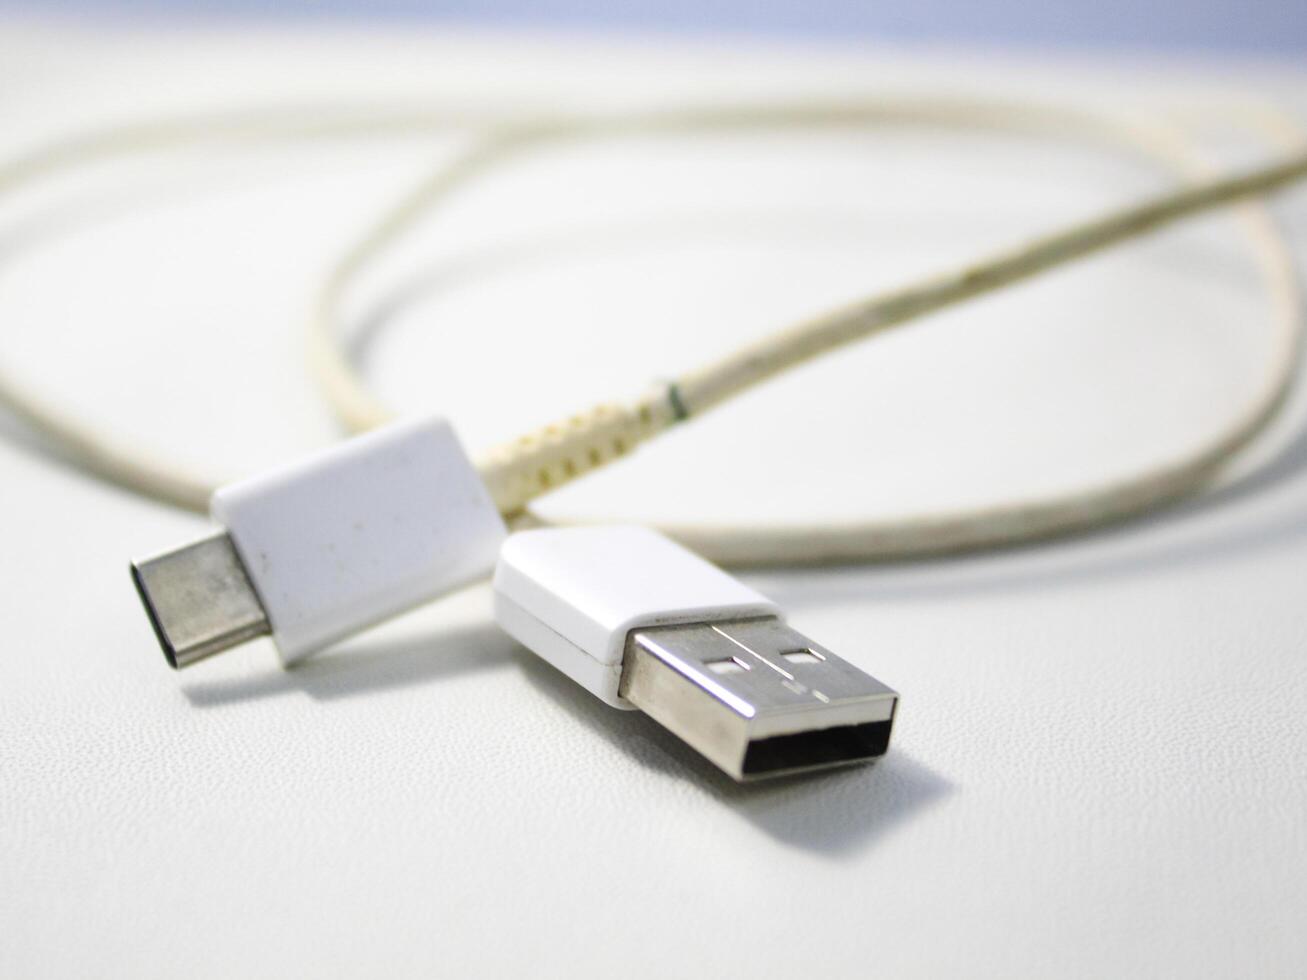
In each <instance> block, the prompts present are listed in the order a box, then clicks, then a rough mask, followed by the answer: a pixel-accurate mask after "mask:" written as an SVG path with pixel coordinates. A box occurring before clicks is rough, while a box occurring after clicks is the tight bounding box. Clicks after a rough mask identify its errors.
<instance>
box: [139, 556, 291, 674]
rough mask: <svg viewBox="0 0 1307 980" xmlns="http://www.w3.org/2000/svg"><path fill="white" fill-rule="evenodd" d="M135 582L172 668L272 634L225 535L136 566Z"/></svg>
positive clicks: (146, 560)
mask: <svg viewBox="0 0 1307 980" xmlns="http://www.w3.org/2000/svg"><path fill="white" fill-rule="evenodd" d="M132 581H133V582H135V583H136V591H137V592H138V593H140V596H141V601H142V602H143V603H144V604H145V611H146V613H147V614H148V615H149V617H150V625H152V626H153V627H154V632H155V634H156V635H157V636H158V637H159V645H160V646H162V647H163V655H164V656H165V657H167V658H168V663H169V665H170V666H172V667H173V668H179V667H187V666H189V665H191V664H193V663H195V662H196V661H197V660H203V659H204V658H205V657H208V656H212V655H213V654H215V653H221V652H222V651H224V650H227V649H229V648H231V647H234V646H236V645H237V644H238V643H244V642H245V641H246V640H251V639H253V638H254V637H256V636H263V635H264V634H266V633H268V632H269V631H270V626H269V623H268V617H267V614H266V613H265V612H264V610H263V603H261V602H260V601H259V597H258V595H257V594H256V593H255V591H254V586H253V585H251V584H250V577H249V575H248V574H247V573H246V571H245V565H244V564H243V563H242V562H241V559H240V555H238V554H237V553H236V547H235V545H234V544H233V543H232V540H231V535H229V534H228V533H227V532H226V531H219V532H217V533H216V534H212V535H210V536H209V537H207V538H201V539H200V540H199V541H195V542H193V543H191V544H188V545H183V546H182V547H180V548H176V549H174V550H172V551H167V552H164V553H163V554H161V555H155V556H154V557H152V558H146V559H143V560H141V561H136V562H132Z"/></svg>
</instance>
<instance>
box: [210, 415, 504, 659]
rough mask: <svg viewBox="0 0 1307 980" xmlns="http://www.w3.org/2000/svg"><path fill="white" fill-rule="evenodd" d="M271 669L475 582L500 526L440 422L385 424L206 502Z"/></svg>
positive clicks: (489, 561) (488, 562) (491, 558)
mask: <svg viewBox="0 0 1307 980" xmlns="http://www.w3.org/2000/svg"><path fill="white" fill-rule="evenodd" d="M210 509H211V512H212V515H213V517H214V518H215V519H216V520H217V521H218V522H219V523H221V524H223V525H224V526H225V527H226V529H227V532H228V534H229V535H230V536H231V539H232V541H233V543H234V544H235V547H236V551H237V553H238V554H239V555H240V559H241V562H242V563H243V564H244V566H245V571H246V573H247V575H248V576H249V580H250V584H251V585H252V586H253V588H254V591H255V593H256V594H257V595H258V598H259V601H260V602H261V603H262V605H263V609H264V613H265V615H266V616H267V620H268V624H269V626H270V629H271V632H272V636H273V639H274V640H275V641H276V645H277V649H278V651H279V652H280V654H281V657H282V660H283V661H284V662H286V663H291V662H293V661H295V660H298V659H300V658H302V657H304V656H306V655H308V654H310V653H312V652H314V651H315V650H317V649H319V648H321V647H323V646H325V645H326V644H328V643H330V642H332V641H333V640H336V639H339V638H341V637H343V636H345V635H347V634H349V633H353V632H355V631H357V630H360V629H363V628H364V627H366V626H370V625H372V624H373V623H376V622H378V621H380V620H382V619H385V618H387V617H389V616H392V615H394V614H396V613H399V612H402V611H404V610H406V609H409V608H411V607H413V606H415V605H417V604H419V603H422V602H424V601H429V600H431V599H433V598H435V597H437V596H439V595H441V594H443V593H445V592H449V591H451V590H453V589H455V588H458V587H460V586H462V585H466V584H468V583H470V582H472V581H474V580H476V579H478V578H483V577H485V576H487V575H488V574H489V573H490V570H491V569H492V568H493V567H494V563H495V557H496V554H497V553H498V550H499V545H500V543H501V542H502V541H503V539H504V537H505V534H506V529H505V527H504V523H503V520H502V519H501V518H500V516H499V511H498V510H497V509H496V507H495V504H494V502H493V501H492V500H491V499H490V494H489V493H488V492H487V490H486V488H485V486H484V484H483V483H482V481H481V478H480V477H479V476H478V474H477V471H476V469H475V467H474V466H473V465H472V463H471V461H470V460H469V459H468V457H467V454H466V453H465V452H464V451H463V448H462V446H461V445H459V442H458V439H457V438H456V437H455V435H454V432H453V430H452V429H451V428H450V426H449V424H448V423H447V422H445V421H444V420H443V419H436V418H426V419H418V420H414V421H404V422H398V423H394V424H391V425H388V426H385V427H383V428H381V429H377V430H374V431H373V432H370V433H367V434H365V435H362V436H358V437H355V438H353V439H350V440H348V441H347V442H344V443H341V444H339V445H337V446H333V447H332V448H330V449H328V450H326V451H324V452H321V453H318V454H316V455H314V456H311V457H309V458H308V459H305V460H302V461H299V462H295V463H292V464H290V465H288V466H284V467H281V468H279V469H276V470H273V471H271V472H269V473H264V474H260V475H259V476H256V477H254V478H252V479H249V480H245V481H242V482H240V483H235V484H232V485H230V486H226V487H223V488H222V489H220V490H218V491H217V492H216V493H215V494H214V495H213V500H212V503H211V508H210Z"/></svg>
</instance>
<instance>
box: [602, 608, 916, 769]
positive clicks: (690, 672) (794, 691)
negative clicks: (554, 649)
mask: <svg viewBox="0 0 1307 980" xmlns="http://www.w3.org/2000/svg"><path fill="white" fill-rule="evenodd" d="M622 664H623V667H622V679H621V683H620V685H619V687H618V692H619V693H620V694H621V696H622V697H624V698H626V699H627V700H628V701H630V702H631V703H632V704H633V705H635V706H636V707H637V708H639V709H640V710H641V711H643V712H644V713H645V714H647V715H649V717H651V718H653V719H654V720H655V721H657V722H658V723H659V724H660V725H662V726H663V727H664V728H666V729H667V730H668V731H670V732H672V733H673V734H675V735H677V736H679V737H680V738H681V739H683V740H684V741H685V742H687V743H689V744H690V745H691V746H692V747H693V748H695V749H697V750H698V751H699V752H700V753H702V754H703V755H704V757H706V758H707V759H708V760H709V761H711V762H712V763H713V764H714V765H716V766H717V767H718V768H720V769H722V770H723V771H725V772H726V773H728V774H729V775H731V776H732V777H734V778H735V779H738V780H746V779H756V778H759V777H762V776H772V775H779V774H782V773H789V772H801V771H805V770H809V769H819V768H823V767H825V766H837V765H843V764H845V763H850V762H862V761H865V760H868V759H874V758H876V757H877V756H881V755H884V754H885V751H886V750H887V749H888V748H889V736H890V729H891V727H892V726H893V724H894V708H895V705H896V704H897V702H898V695H896V694H895V693H894V692H893V691H891V690H890V689H889V688H888V687H886V686H885V685H884V684H882V683H880V681H878V680H876V679H875V678H874V677H870V676H868V675H867V674H865V673H863V672H862V671H861V670H859V669H858V668H857V667H854V666H853V665H852V664H850V663H848V662H846V661H844V660H841V659H840V658H839V657H837V656H836V655H835V654H833V653H831V652H830V651H829V650H827V649H826V648H825V647H821V646H818V645H817V644H816V643H813V642H812V641H811V640H809V639H808V638H807V637H805V636H804V635H803V634H802V633H799V632H797V631H796V630H793V629H791V628H790V627H788V626H786V625H785V624H784V623H782V622H781V621H780V620H779V619H775V618H765V619H745V620H727V621H723V622H714V623H695V624H691V625H687V626H664V627H659V628H655V629H646V630H639V631H637V632H635V633H632V634H631V637H630V640H629V641H628V643H627V649H626V654H625V656H624V658H623V661H622Z"/></svg>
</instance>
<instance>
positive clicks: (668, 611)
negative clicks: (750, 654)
mask: <svg viewBox="0 0 1307 980" xmlns="http://www.w3.org/2000/svg"><path fill="white" fill-rule="evenodd" d="M779 613H780V611H779V610H778V609H777V607H776V606H775V605H774V604H773V603H772V602H771V601H770V600H768V599H766V598H765V597H764V596H762V595H760V594H759V593H757V592H755V591H754V590H753V589H751V588H749V587H748V586H746V585H744V584H743V583H741V582H738V581H736V580H735V579H734V578H732V577H731V576H729V575H727V574H726V573H725V572H723V571H722V570H721V569H719V568H717V567H716V566H715V565H711V564H709V563H708V562H706V561H704V560H703V559H702V558H700V557H699V556H698V555H695V554H694V553H693V552H690V551H687V550H686V549H685V548H682V547H681V546H680V545H678V544H676V543H675V542H673V541H671V540H669V539H668V538H665V537H663V536H662V535H661V534H658V533H657V532H655V531H651V530H649V529H648V528H644V527H627V526H605V527H574V528H546V529H543V530H538V531H523V532H521V533H518V534H514V535H513V536H512V537H510V538H509V539H508V540H507V541H506V542H504V546H503V547H502V548H501V549H500V552H499V564H498V565H497V566H496V568H495V619H496V620H497V621H498V623H499V625H500V626H501V627H502V628H503V629H504V630H505V631H506V632H508V633H509V634H510V635H511V636H512V637H513V638H514V639H516V640H517V641H518V642H519V643H521V644H523V645H524V646H526V647H529V648H530V649H531V650H534V651H535V652H536V653H537V654H539V655H540V656H541V657H543V658H544V659H545V660H547V661H548V662H549V663H551V664H553V665H554V666H555V667H557V668H558V669H559V670H561V671H562V672H563V673H564V674H566V675H567V676H568V677H570V678H572V680H574V681H576V682H577V683H578V684H580V685H581V686H582V687H584V688H585V689H586V690H588V691H590V692H591V693H592V694H595V695H597V696H598V697H600V698H602V699H603V700H604V701H606V702H607V703H608V704H610V705H613V706H614V707H617V708H627V709H633V708H634V707H635V706H634V705H633V704H631V703H630V702H629V701H627V700H626V699H625V698H623V697H621V696H620V695H619V694H618V686H619V684H620V682H621V676H622V658H623V655H624V653H625V649H626V639H627V636H628V635H629V634H630V633H631V632H632V631H633V630H636V629H640V628H643V627H652V626H671V625H676V624H680V623H710V622H717V621H728V620H737V619H747V618H752V617H760V616H778V615H779Z"/></svg>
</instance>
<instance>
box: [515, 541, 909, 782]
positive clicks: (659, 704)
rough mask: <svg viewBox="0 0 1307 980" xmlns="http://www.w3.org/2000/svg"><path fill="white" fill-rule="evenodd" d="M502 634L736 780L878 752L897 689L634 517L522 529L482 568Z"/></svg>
mask: <svg viewBox="0 0 1307 980" xmlns="http://www.w3.org/2000/svg"><path fill="white" fill-rule="evenodd" d="M495 615H496V619H497V620H498V621H499V624H500V625H501V626H502V627H503V628H504V629H505V630H506V631H507V632H508V633H509V634H511V635H512V636H513V637H515V638H516V639H517V640H519V641H520V642H521V643H523V644H524V645H525V646H527V647H528V648H530V649H531V650H533V651H534V652H535V653H537V654H538V655H540V656H541V657H542V658H544V659H545V660H547V661H548V662H549V663H551V664H553V665H554V666H555V667H557V668H558V669H559V670H561V671H563V672H564V673H565V674H567V675H568V676H569V677H571V678H572V679H573V680H575V681H577V682H578V683H579V684H581V685H582V686H584V687H586V688H587V689H588V690H590V691H591V692H592V693H594V694H595V695H597V696H598V697H600V698H601V699H603V700H604V701H606V702H608V703H609V704H611V705H613V706H614V707H618V708H626V709H632V708H638V709H639V710H641V711H643V712H645V714H647V715H649V717H651V718H653V719H654V720H655V721H657V722H658V723H659V724H661V725H662V726H663V727H664V728H666V729H667V730H668V731H670V732H671V733H673V734H674V735H676V736H677V737H679V738H680V739H682V740H683V741H685V742H686V743H688V744H689V745H690V746H691V747H693V748H694V749H695V750H697V751H698V752H699V753H701V754H702V755H703V756H704V757H705V758H707V759H708V760H709V761H710V762H712V763H713V764H714V765H716V766H717V767H718V768H719V769H721V770H722V771H723V772H725V773H727V774H728V775H729V776H731V777H732V778H734V779H736V780H740V781H745V780H752V779H759V778H763V777H766V776H775V775H781V774H784V773H794V772H804V771H808V770H812V769H820V768H825V767H828V766H837V765H845V764H848V763H854V762H864V761H867V760H871V759H875V758H877V757H878V756H881V755H884V754H885V752H886V750H887V749H888V747H889V740H890V731H891V728H892V727H893V724H894V713H895V708H896V706H897V703H898V695H897V694H895V693H894V691H892V690H890V689H889V688H888V687H886V686H885V685H883V684H881V683H880V682H879V681H877V680H876V679H875V678H873V677H870V676H869V675H867V674H866V673H864V672H863V671H862V670H860V669H858V668H857V667H855V666H854V665H853V664H851V663H848V662H847V661H845V660H842V659H841V658H839V657H838V656H836V655H835V654H834V653H832V652H831V651H830V650H827V649H826V648H825V647H823V646H820V645H818V644H816V643H814V642H813V641H812V640H810V639H808V638H807V637H806V636H804V635H803V634H801V633H799V632H797V631H796V630H794V629H792V628H791V627H790V626H788V625H786V623H785V622H784V621H783V619H782V618H781V613H780V610H779V609H777V608H776V606H775V605H773V604H772V603H771V602H770V601H768V600H767V599H765V598H764V597H763V596H761V595H759V594H758V593H757V592H755V591H753V590H752V589H750V588H748V587H747V586H745V585H743V584H742V583H740V582H738V581H737V580H735V579H734V578H732V577H730V576H729V575H727V574H726V573H725V572H723V571H721V570H720V569H718V568H716V567H715V566H713V565H711V564H709V563H708V562H706V561H704V560H703V559H701V558H699V557H697V556H696V555H694V554H692V553H690V552H689V551H686V550H685V549H684V548H682V547H680V546H679V545H677V544H674V543H673V542H671V541H669V540H668V539H667V538H665V537H663V536H661V535H659V534H657V533H655V532H653V531H650V530H648V529H646V528H638V527H587V528H567V529H547V530H538V531H526V532H522V533H519V534H516V535H514V536H513V537H511V538H509V539H508V541H507V542H506V543H505V544H504V546H503V548H502V549H501V550H500V558H499V564H498V567H497V568H496V571H495Z"/></svg>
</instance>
